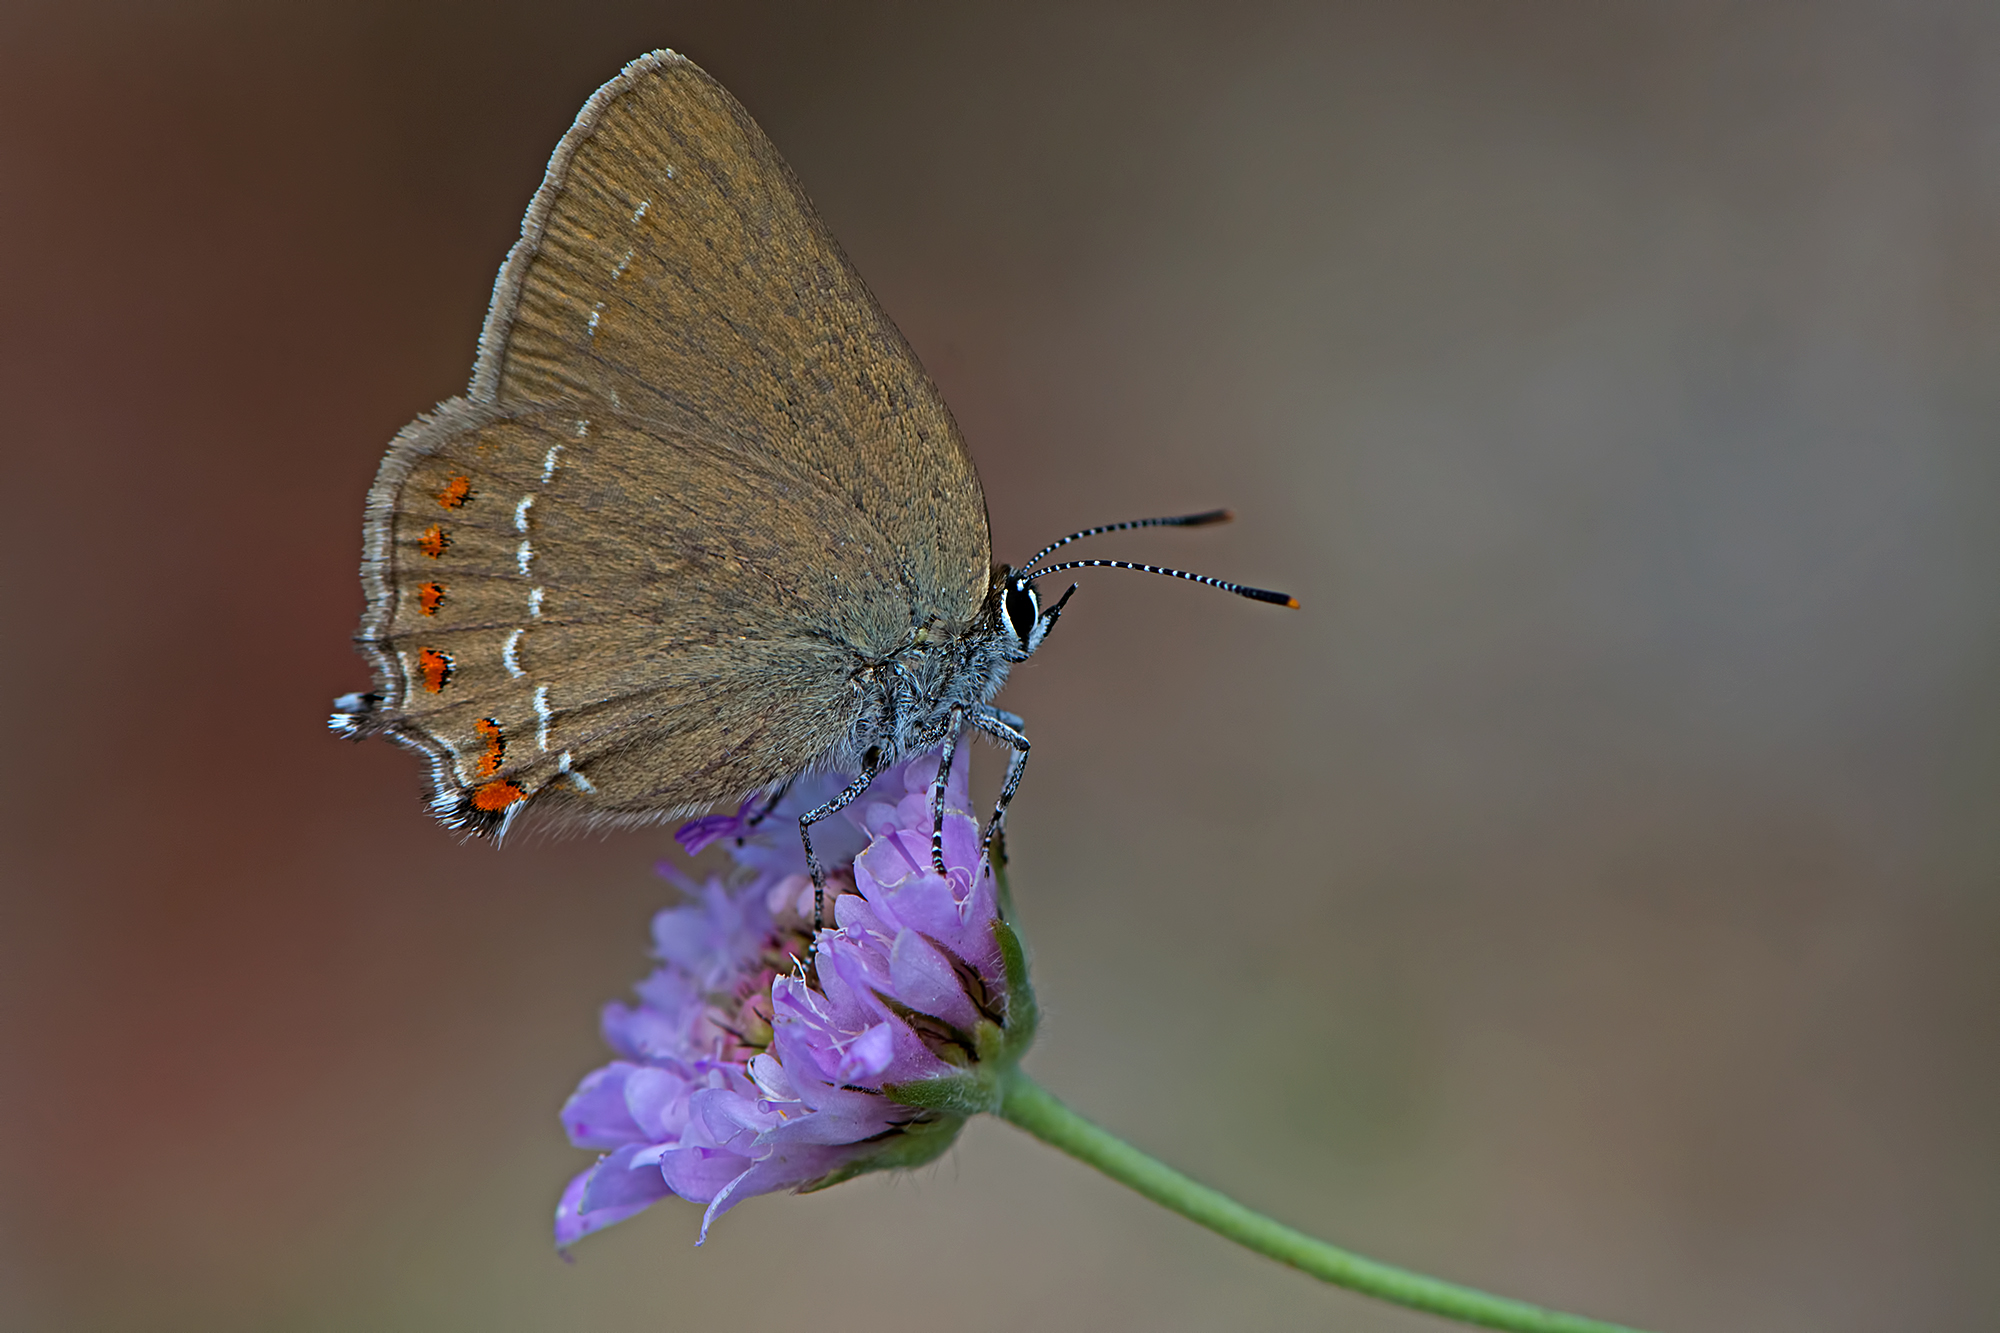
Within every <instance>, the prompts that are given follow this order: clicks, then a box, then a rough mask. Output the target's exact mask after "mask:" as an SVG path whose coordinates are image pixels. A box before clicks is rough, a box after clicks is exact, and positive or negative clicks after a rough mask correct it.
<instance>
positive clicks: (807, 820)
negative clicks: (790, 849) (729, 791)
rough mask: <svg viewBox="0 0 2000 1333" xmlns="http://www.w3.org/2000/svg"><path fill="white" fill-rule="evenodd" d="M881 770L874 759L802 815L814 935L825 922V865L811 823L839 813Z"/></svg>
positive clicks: (801, 833) (800, 828) (802, 836)
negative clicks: (824, 802) (819, 804)
mask: <svg viewBox="0 0 2000 1333" xmlns="http://www.w3.org/2000/svg"><path fill="white" fill-rule="evenodd" d="M881 771H882V765H881V764H880V763H879V762H877V763H871V764H870V765H869V766H868V767H867V768H865V769H863V770H862V772H861V776H860V777H858V778H856V779H854V781H852V782H850V783H848V784H847V785H846V786H845V787H843V788H841V790H840V793H839V794H838V795H837V796H835V797H834V798H833V799H832V800H830V801H828V802H827V803H826V804H825V805H822V806H820V807H818V808H817V809H814V810H808V811H806V812H805V813H804V814H802V815H800V816H799V841H800V842H802V843H804V844H805V845H806V869H808V870H810V871H811V872H812V881H813V935H814V936H815V937H817V936H818V935H819V932H820V928H821V927H823V926H824V925H826V867H824V866H822V865H821V864H820V863H819V854H818V853H817V852H815V851H813V840H812V826H813V825H814V824H817V823H819V821H820V820H822V819H825V818H826V817H827V816H829V815H837V814H839V813H840V812H841V811H842V810H845V809H846V808H847V807H848V806H850V805H852V804H853V803H854V800H855V798H856V797H858V796H860V795H861V793H862V792H864V791H867V790H868V784H869V783H871V782H873V781H874V780H875V775H876V774H877V773H880V772H881Z"/></svg>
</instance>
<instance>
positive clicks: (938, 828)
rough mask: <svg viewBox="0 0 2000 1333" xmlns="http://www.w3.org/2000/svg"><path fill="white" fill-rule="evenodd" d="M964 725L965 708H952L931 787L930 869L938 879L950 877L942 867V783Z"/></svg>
mask: <svg viewBox="0 0 2000 1333" xmlns="http://www.w3.org/2000/svg"><path fill="white" fill-rule="evenodd" d="M964 725H965V710H964V709H962V708H954V709H952V710H951V719H950V720H949V721H948V722H946V723H945V730H944V749H943V750H942V751H940V752H939V754H940V757H939V759H938V775H937V782H936V783H935V784H933V785H932V787H931V869H933V870H935V871H937V872H938V878H939V879H950V878H951V872H950V871H948V870H946V869H945V868H944V785H945V783H947V782H949V781H951V761H952V759H953V758H954V757H955V756H956V755H957V754H958V732H959V728H961V727H963V726H964Z"/></svg>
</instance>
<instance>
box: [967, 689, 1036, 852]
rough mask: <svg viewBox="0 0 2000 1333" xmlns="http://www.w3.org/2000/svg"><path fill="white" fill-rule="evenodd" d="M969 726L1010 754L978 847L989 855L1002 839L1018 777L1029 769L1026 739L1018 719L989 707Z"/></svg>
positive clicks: (1019, 783) (975, 717)
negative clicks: (987, 823) (1007, 748)
mask: <svg viewBox="0 0 2000 1333" xmlns="http://www.w3.org/2000/svg"><path fill="white" fill-rule="evenodd" d="M972 725H973V726H975V727H978V728H979V729H980V730H981V731H983V732H985V733H986V734H987V735H989V736H991V737H993V739H995V740H997V741H999V742H1000V743H1001V744H1002V745H1005V746H1008V747H1009V748H1010V749H1011V750H1012V751H1013V753H1012V754H1010V755H1008V756H1007V780H1006V781H1005V782H1002V783H1001V784H1000V799H999V800H997V801H995V802H994V803H993V822H992V823H991V824H989V825H987V826H986V836H985V837H984V838H982V839H981V840H980V843H979V845H980V846H981V847H982V848H984V849H985V850H986V852H987V853H988V855H991V854H992V851H993V848H994V846H995V839H997V838H999V837H1000V836H1001V831H1002V829H1003V828H1004V827H1005V825H1006V823H1007V806H1008V803H1009V802H1011V801H1012V800H1013V799H1014V793H1015V792H1017V791H1019V790H1020V788H1021V774H1023V773H1024V772H1026V771H1027V768H1028V737H1027V736H1026V734H1025V733H1024V732H1023V731H1022V730H1021V728H1022V726H1023V723H1022V721H1021V719H1020V717H1018V716H1017V715H1015V714H1013V713H1008V712H1003V711H1002V710H1001V709H998V708H993V707H990V706H989V707H985V708H981V709H980V710H979V711H977V712H975V713H974V714H973V715H972Z"/></svg>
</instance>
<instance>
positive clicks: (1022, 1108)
mask: <svg viewBox="0 0 2000 1333" xmlns="http://www.w3.org/2000/svg"><path fill="white" fill-rule="evenodd" d="M1001 1094H1002V1095H1001V1101H1000V1110H999V1115H1000V1118H1001V1119H1003V1120H1008V1121H1011V1122H1013V1124H1015V1125H1016V1126H1018V1127H1019V1128H1021V1129H1024V1130H1026V1131H1027V1132H1028V1133H1030V1134H1032V1135H1034V1136H1035V1137H1036V1138H1038V1139H1040V1140H1041V1141H1042V1142H1044V1143H1046V1144H1048V1145H1049V1146H1051V1147H1054V1148H1060V1149H1062V1150H1063V1151H1064V1152H1066V1153H1068V1154H1069V1155H1070V1156H1072V1157H1074V1158H1076V1159H1077V1160H1078V1161H1080V1162H1083V1163H1084V1164H1085V1165H1087V1166H1094V1167H1096V1168H1097V1169H1098V1170H1099V1171H1102V1172H1103V1173H1104V1174H1105V1175H1107V1176H1110V1177H1111V1178H1112V1179H1113V1180H1115V1181H1117V1182H1119V1183H1120V1184H1121V1185H1128V1186H1130V1187H1131V1188H1133V1189H1135V1190H1137V1191H1138V1192H1139V1193H1141V1194H1143V1195H1145V1196H1146V1197H1147V1198H1149V1199H1151V1200H1152V1201H1153V1202H1154V1203H1157V1204H1159V1205H1160V1206H1162V1207H1164V1208H1171V1209H1172V1210H1173V1211H1174V1212H1177V1213H1179V1214H1180V1215H1181V1216H1182V1217H1185V1218H1187V1219H1188V1220H1189V1221H1190V1222H1195V1223H1198V1224H1200V1225H1201V1226H1205V1227H1207V1228H1208V1229H1209V1230H1210V1231H1213V1232H1215V1233H1216V1234H1218V1235H1220V1236H1224V1237H1226V1238H1228V1239H1229V1240H1233V1241H1235V1242H1236V1243H1237V1244H1238V1245H1241V1246H1244V1247H1245V1248H1247V1249H1252V1250H1255V1251H1256V1252H1257V1253H1259V1254H1261V1255H1265V1256H1266V1257H1268V1258H1272V1259H1276V1260H1277V1261H1278V1262H1279V1263H1281V1264H1290V1265H1291V1266H1292V1267H1293V1268H1296V1269H1298V1270H1299V1271H1300V1272H1303V1273H1309V1274H1311V1275H1312V1276H1313V1277H1316V1278H1318V1279H1320V1280H1321V1281H1322V1282H1331V1283H1333V1284H1334V1285H1335V1286H1337V1287H1346V1288H1347V1289H1348V1290H1349V1291H1358V1292H1360V1293H1361V1294H1362V1295H1364V1296H1374V1297H1377V1298H1378V1299H1381V1300H1385V1301H1391V1302H1394V1303H1395V1304H1397V1305H1405V1306H1408V1307H1409V1308H1411V1309H1413V1310H1425V1311H1428V1312H1429V1313H1431V1314H1437V1315H1443V1316H1445V1317H1446V1318H1448V1319H1458V1320H1463V1321H1464V1322H1465V1323H1468V1324H1480V1325H1483V1326H1485V1327H1487V1328H1504V1329H1514V1330H1517V1333H1637V1330H1634V1329H1630V1328H1627V1327H1626V1326H1625V1325H1623V1324H1607V1323H1605V1322H1604V1321H1603V1320H1600V1319H1586V1318H1584V1317H1583V1316H1582V1315H1573V1314H1564V1313H1562V1312H1561V1311H1559V1310H1545V1309H1543V1308H1542V1307H1541V1306H1539V1305H1529V1304H1528V1303H1527V1302H1525V1301H1513V1300H1508V1299H1507V1298H1506V1297H1505V1296H1492V1295H1488V1294H1487V1293H1486V1292H1483V1291H1475V1290H1474V1289H1473V1288H1471V1287H1461V1286H1459V1285H1457V1284H1456V1283H1452V1282H1443V1281H1440V1280H1439V1279H1437V1278H1434V1277H1425V1276H1424V1275H1423V1274H1421V1273H1412V1272H1410V1271H1409V1270H1408V1269H1403V1268H1397V1267H1395V1266H1393V1265H1391V1264H1384V1263H1378V1262H1376V1261H1375V1260H1373V1259H1365V1258H1363V1257H1362V1256H1360V1255H1358V1254H1351V1253H1349V1252H1348V1251H1346V1250H1343V1249H1339V1248H1337V1247H1335V1246H1332V1245H1328V1244H1327V1243H1326V1242H1325V1241H1322V1240H1314V1239H1313V1238H1312V1237H1311V1236H1308V1235H1306V1234H1305V1233H1304V1232H1302V1231H1294V1230H1293V1229H1292V1228H1290V1227H1288V1226H1286V1225H1285V1224H1284V1223H1282V1222H1277V1221H1273V1220H1272V1219H1271V1218H1268V1217H1266V1216H1264V1215H1263V1214H1262V1213H1258V1212H1253V1211H1252V1210H1250V1209H1248V1208H1245V1207H1244V1206H1243V1205H1242V1204H1240V1203H1238V1202H1236V1201H1235V1200H1234V1199H1232V1198H1229V1197H1228V1196H1227V1195H1224V1194H1219V1193H1217V1192H1216V1191H1214V1190H1212V1189H1210V1188H1208V1187H1207V1186H1206V1185H1199V1184H1196V1183H1195V1182H1194V1181H1192V1180H1189V1179H1188V1178H1187V1177H1186V1176H1184V1175H1182V1174H1181V1173H1180V1172H1178V1171H1176V1170H1174V1169H1173V1168H1172V1167H1170V1166H1168V1165H1166V1164H1165V1163H1164V1162H1159V1161H1155V1160H1154V1159H1153V1158H1151V1157H1148V1156H1147V1155H1146V1154H1145V1153H1142V1152H1140V1151H1139V1150H1138V1149H1137V1148H1134V1147H1133V1146H1132V1145H1131V1144H1129V1143H1127V1142H1125V1141H1124V1140H1123V1139H1120V1138H1118V1137H1117V1136H1115V1135H1113V1134H1110V1133H1108V1132H1107V1131H1105V1130H1103V1129H1101V1128H1099V1127H1098V1126H1096V1125H1093V1124H1092V1123H1091V1122H1090V1121H1088V1120H1085V1119H1084V1118H1083V1117H1082V1116H1080V1115H1078V1114H1077V1113H1076V1112H1074V1111H1072V1110H1070V1109H1069V1108H1068V1107H1067V1106H1064V1105H1063V1104H1062V1103H1061V1102H1059V1101H1057V1100H1056V1099H1055V1098H1054V1097H1053V1096H1051V1095H1050V1094H1049V1093H1048V1091H1047V1090H1045V1089H1044V1088H1043V1087H1042V1086H1041V1085H1040V1084H1038V1083H1036V1082H1035V1081H1034V1080H1033V1079H1031V1078H1029V1077H1028V1076H1027V1075H1026V1074H1023V1073H1021V1072H1020V1071H1019V1070H1018V1069H1015V1070H1010V1071H1009V1072H1008V1073H1007V1074H1006V1075H1004V1076H1003V1083H1002V1089H1001Z"/></svg>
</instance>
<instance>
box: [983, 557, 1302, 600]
mask: <svg viewBox="0 0 2000 1333" xmlns="http://www.w3.org/2000/svg"><path fill="white" fill-rule="evenodd" d="M1065 569H1136V570H1139V571H1140V572H1142V573H1146V574H1165V575H1166V576H1167V577H1168V578H1174V579H1186V580H1187V581H1188V582H1189V583H1206V584H1207V585H1208V586H1209V587H1211V588H1220V589H1222V590H1223V591H1224V592H1233V593H1235V594H1236V595H1237V596H1238V597H1248V598H1249V599H1250V600H1251V601H1253V602H1271V603H1273V604H1275V605H1277V606H1290V607H1296V606H1298V604H1299V599H1298V598H1296V597H1293V596H1292V595H1290V594H1289V593H1282V592H1272V591H1270V590H1269V589H1268V588H1246V587H1244V586H1243V585H1242V584H1240V583H1226V582H1224V581H1223V580H1221V579H1212V578H1210V577H1209V576H1208V575H1206V574H1190V573H1188V572H1187V571H1186V570H1184V569H1168V568H1166V567H1165V566H1163V565H1135V564H1133V563H1132V562H1131V561H1130V560H1066V561H1064V562H1063V563H1062V564H1060V565H1050V566H1049V567H1048V568H1047V569H1042V570H1037V571H1036V572H1035V573H1033V574H1031V575H1029V576H1028V577H1027V578H1026V579H1024V580H1022V582H1024V583H1033V582H1034V581H1035V580H1036V579H1039V578H1042V577H1044V576H1046V575H1049V574H1060V573H1061V572H1062V571H1063V570H1065Z"/></svg>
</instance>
